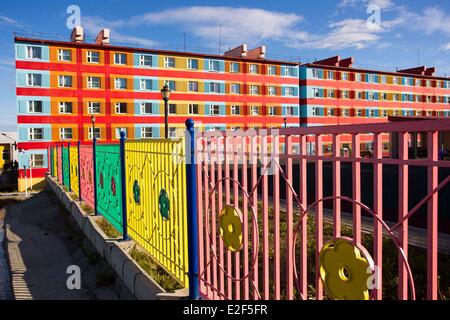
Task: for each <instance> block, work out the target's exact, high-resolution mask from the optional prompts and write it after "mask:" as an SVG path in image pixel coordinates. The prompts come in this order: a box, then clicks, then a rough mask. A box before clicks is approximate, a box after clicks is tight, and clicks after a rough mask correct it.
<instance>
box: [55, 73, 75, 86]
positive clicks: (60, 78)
mask: <svg viewBox="0 0 450 320" xmlns="http://www.w3.org/2000/svg"><path fill="white" fill-rule="evenodd" d="M68 79H70V80H69V81H70V85H67V82H68V81H67V80H68ZM72 80H73V77H72V76H71V75H67V74H61V75H58V87H59V88H72V84H73V81H72Z"/></svg>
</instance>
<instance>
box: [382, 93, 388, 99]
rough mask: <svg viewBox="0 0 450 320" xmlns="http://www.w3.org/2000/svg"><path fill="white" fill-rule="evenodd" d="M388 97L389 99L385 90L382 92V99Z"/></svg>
mask: <svg viewBox="0 0 450 320" xmlns="http://www.w3.org/2000/svg"><path fill="white" fill-rule="evenodd" d="M387 99H388V95H387V93H386V92H383V93H382V94H381V100H387Z"/></svg>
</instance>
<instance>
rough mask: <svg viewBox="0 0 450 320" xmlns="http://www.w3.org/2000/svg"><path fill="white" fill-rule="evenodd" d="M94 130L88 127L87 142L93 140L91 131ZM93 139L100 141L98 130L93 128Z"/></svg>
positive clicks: (99, 131)
mask: <svg viewBox="0 0 450 320" xmlns="http://www.w3.org/2000/svg"><path fill="white" fill-rule="evenodd" d="M93 129H94V128H92V127H88V140H92V139H93V135H92V132H93V131H92V130H93ZM94 132H95V139H100V138H101V130H100V128H95V131H94Z"/></svg>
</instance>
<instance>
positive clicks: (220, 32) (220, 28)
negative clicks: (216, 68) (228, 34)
mask: <svg viewBox="0 0 450 320" xmlns="http://www.w3.org/2000/svg"><path fill="white" fill-rule="evenodd" d="M221 41H222V24H220V25H219V54H220V51H221V50H220V47H221V45H222V44H221Z"/></svg>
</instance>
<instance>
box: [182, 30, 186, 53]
mask: <svg viewBox="0 0 450 320" xmlns="http://www.w3.org/2000/svg"><path fill="white" fill-rule="evenodd" d="M183 47H184V52H186V32H183Z"/></svg>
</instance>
